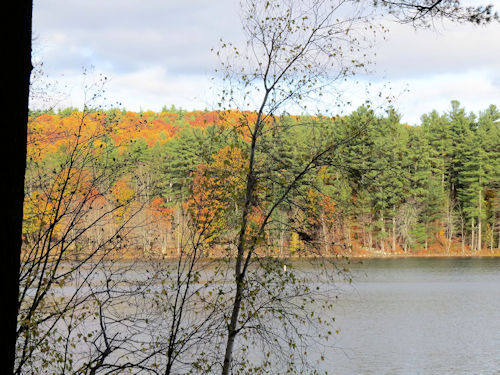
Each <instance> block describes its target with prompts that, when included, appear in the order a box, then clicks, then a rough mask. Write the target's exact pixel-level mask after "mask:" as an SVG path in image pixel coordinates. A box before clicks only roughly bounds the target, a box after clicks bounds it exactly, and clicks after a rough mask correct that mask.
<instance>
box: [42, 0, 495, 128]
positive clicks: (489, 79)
mask: <svg viewBox="0 0 500 375" xmlns="http://www.w3.org/2000/svg"><path fill="white" fill-rule="evenodd" d="M237 4H238V2H237V1H234V0H214V1H212V2H207V1H206V0H183V1H165V0H147V1H138V0H106V1H102V0H86V1H77V0H35V5H34V21H33V26H34V33H35V35H36V36H38V40H37V42H36V43H37V44H38V45H39V46H40V50H41V52H40V53H38V55H39V56H40V59H41V60H42V61H43V62H44V69H45V71H46V72H47V73H48V74H49V75H50V76H51V77H54V78H56V79H58V81H59V82H60V85H61V86H67V87H68V88H69V89H70V91H71V96H70V97H71V99H69V101H68V105H74V106H78V105H79V104H78V103H81V102H82V100H83V99H82V94H80V93H81V92H82V88H81V87H82V84H81V80H82V76H81V72H82V67H87V68H88V67H90V66H95V70H96V71H97V72H103V73H104V74H105V75H106V76H108V77H109V80H110V82H109V84H108V85H107V95H106V97H107V98H108V102H109V103H111V104H112V103H114V102H121V103H122V104H123V106H125V107H127V108H129V109H132V110H138V109H139V108H141V107H142V108H143V109H147V108H150V109H160V108H161V106H162V105H164V104H166V105H169V104H175V105H176V106H182V107H184V108H187V109H194V108H205V107H209V108H210V107H211V105H210V100H211V99H210V98H211V96H210V93H209V91H208V88H209V87H210V80H209V78H210V76H211V75H212V72H213V69H214V68H215V67H216V60H215V58H214V56H213V54H211V53H210V48H211V47H214V46H216V45H217V44H218V40H219V38H220V37H223V38H225V39H230V40H235V39H236V40H241V38H242V33H241V31H240V26H239V17H238V14H237ZM389 26H390V27H389V28H390V30H391V31H390V33H389V35H388V38H389V41H388V42H380V43H379V44H378V45H377V55H378V58H377V61H376V62H377V65H376V66H375V69H376V72H375V74H374V75H373V76H371V77H361V78H362V79H363V80H366V81H371V82H372V83H373V87H374V91H373V92H378V90H380V88H381V87H382V81H381V78H380V77H382V78H383V80H390V81H391V82H392V83H391V84H390V85H389V86H390V87H392V88H393V92H395V93H396V94H397V93H400V92H402V91H404V90H405V88H406V87H408V89H409V92H407V93H404V94H403V95H398V100H397V101H396V106H397V107H398V108H399V109H400V111H401V113H402V114H403V115H404V117H403V119H404V120H405V121H408V122H410V123H417V122H418V119H419V117H420V115H421V114H422V113H425V112H428V111H430V110H432V109H438V110H440V111H444V110H447V109H448V107H449V102H450V100H452V99H458V100H460V101H461V102H462V103H463V104H464V105H465V106H466V108H467V109H468V110H474V111H476V110H480V109H484V108H486V107H487V106H488V105H489V104H491V103H494V104H495V103H496V104H500V73H499V72H500V43H499V40H500V25H497V24H495V25H489V26H487V27H474V26H469V25H449V24H446V25H437V26H436V28H435V29H432V30H418V31H415V30H414V29H413V28H412V27H411V26H408V25H398V24H391V25H389ZM363 95H365V94H364V93H362V92H358V93H357V94H352V97H353V100H352V101H353V103H354V105H358V104H361V103H362V102H363V101H364V100H365V98H366V96H363ZM61 105H65V104H61Z"/></svg>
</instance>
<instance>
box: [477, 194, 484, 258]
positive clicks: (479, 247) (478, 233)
mask: <svg viewBox="0 0 500 375" xmlns="http://www.w3.org/2000/svg"><path fill="white" fill-rule="evenodd" d="M478 208H479V211H478V215H477V249H478V250H479V251H481V249H482V248H483V244H482V239H481V234H482V233H481V231H482V228H481V209H482V197H481V189H479V202H478Z"/></svg>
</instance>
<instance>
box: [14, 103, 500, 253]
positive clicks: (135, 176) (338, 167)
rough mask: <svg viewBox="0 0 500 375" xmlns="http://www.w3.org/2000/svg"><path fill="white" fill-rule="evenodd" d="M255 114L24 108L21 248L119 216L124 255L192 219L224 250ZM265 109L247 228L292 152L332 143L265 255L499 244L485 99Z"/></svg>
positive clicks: (494, 132)
mask: <svg viewBox="0 0 500 375" xmlns="http://www.w3.org/2000/svg"><path fill="white" fill-rule="evenodd" d="M256 115H257V114H256V113H251V112H239V111H206V110H205V111H185V110H182V109H176V108H175V107H174V106H172V107H171V108H166V107H164V108H163V110H162V111H161V112H159V113H156V112H153V111H142V112H139V113H137V112H130V111H126V110H124V109H109V110H90V109H86V110H84V111H83V112H82V111H80V110H77V109H75V108H66V109H62V110H59V111H57V113H56V112H54V111H38V112H35V111H33V112H31V113H30V117H29V127H28V131H29V135H28V159H27V171H26V183H25V189H26V194H25V204H24V207H25V208H24V223H23V243H24V248H25V249H30V248H33V244H37V243H40V241H41V239H42V238H43V239H44V240H46V241H48V242H49V243H50V242H54V241H61V240H63V242H64V239H65V236H68V233H73V237H72V240H71V241H67V242H68V246H67V249H65V252H67V253H68V254H71V253H72V252H74V253H75V254H76V253H77V252H79V251H78V250H80V249H86V248H89V246H90V245H91V244H92V243H93V242H94V241H97V240H96V239H97V238H101V237H103V236H106V235H108V236H111V237H113V233H117V228H118V227H120V228H126V230H124V231H121V232H120V234H119V235H117V236H116V237H115V238H113V240H114V241H116V240H119V246H120V247H121V248H123V249H125V250H126V251H125V253H126V254H127V257H130V258H141V257H142V256H144V255H145V254H156V255H160V256H162V257H166V258H171V257H173V258H175V257H176V256H177V255H179V254H180V252H181V247H182V243H183V237H184V236H185V233H188V232H189V231H190V232H197V233H202V232H203V235H204V238H205V239H206V241H208V242H209V244H210V246H208V247H207V248H206V249H205V254H204V256H206V257H220V256H224V254H226V251H230V250H228V249H229V248H230V247H231V245H230V243H231V239H232V238H234V237H235V236H236V233H237V227H238V223H237V222H236V221H237V219H238V212H239V211H241V209H242V206H243V202H244V199H245V197H244V192H245V177H246V172H245V171H246V170H247V169H248V162H249V161H248V154H249V153H248V149H249V147H250V145H249V140H250V136H249V134H248V131H247V128H246V127H245V124H248V122H251V121H255V117H256ZM266 121H267V123H268V124H267V125H268V128H267V129H266V132H265V133H264V134H263V139H262V143H261V145H260V146H259V147H260V148H259V150H258V153H259V155H260V156H259V159H258V163H259V164H260V165H259V170H260V171H261V172H259V175H258V176H257V182H256V186H257V187H256V198H255V199H256V203H255V209H254V210H253V212H252V213H251V215H250V219H249V220H250V221H251V222H252V221H253V222H255V226H258V224H259V222H260V221H262V219H263V218H262V212H264V211H265V210H264V209H262V210H259V205H261V206H262V207H265V205H266V202H270V201H275V200H276V197H278V196H280V195H281V194H282V190H283V187H284V186H286V182H287V181H289V180H290V179H293V178H294V176H296V175H297V173H299V172H298V171H300V168H301V163H302V161H303V160H309V159H311V155H313V154H314V150H315V149H327V150H328V145H330V144H339V147H336V148H335V149H332V150H329V151H328V152H327V153H325V154H324V155H321V160H316V161H315V165H313V166H312V167H313V168H314V173H312V174H308V175H307V176H305V178H303V179H301V180H300V183H299V184H297V185H296V186H294V187H293V190H292V191H290V193H289V194H288V195H287V196H286V199H285V200H283V201H282V202H281V203H280V205H279V207H278V208H277V209H276V210H274V212H273V213H272V216H271V217H270V218H269V222H268V225H267V226H266V227H265V233H264V234H263V236H262V239H261V240H259V244H258V246H257V248H258V253H259V254H260V255H262V256H271V257H285V258H287V257H308V256H316V255H317V254H319V253H321V255H322V256H338V255H346V256H377V255H381V256H386V255H391V254H393V255H457V254H458V255H460V254H464V255H465V254H491V253H498V248H499V247H500V244H499V242H500V235H499V233H500V164H499V163H500V110H499V109H498V108H497V107H496V106H494V105H491V106H490V107H488V108H486V109H485V110H484V111H481V112H479V113H477V114H475V113H470V112H467V110H466V109H465V108H462V107H461V105H460V103H458V102H457V101H452V102H451V106H450V109H449V111H447V112H445V113H438V112H436V111H432V112H430V113H427V114H424V115H422V117H421V124H420V125H418V126H409V125H406V124H403V123H401V120H400V115H399V114H398V113H397V112H396V111H395V110H393V109H389V110H387V111H386V112H385V113H376V112H375V111H373V110H372V109H370V108H368V107H360V108H358V109H357V110H356V111H354V112H352V113H351V114H350V115H347V116H339V117H322V116H320V115H318V116H293V115H289V114H286V113H285V114H283V115H281V116H270V117H268V118H267V119H266ZM75 210H78V215H80V216H79V220H75V219H74V218H75V215H74V213H75ZM103 219H105V220H103ZM96 224H98V225H96ZM82 228H84V229H82ZM48 233H50V236H48ZM75 233H76V234H75ZM90 247H91V246H90ZM83 253H85V251H83Z"/></svg>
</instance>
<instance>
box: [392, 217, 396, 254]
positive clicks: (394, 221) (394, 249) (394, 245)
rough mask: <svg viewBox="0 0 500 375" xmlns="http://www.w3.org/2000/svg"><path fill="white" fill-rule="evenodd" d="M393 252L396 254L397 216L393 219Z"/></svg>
mask: <svg viewBox="0 0 500 375" xmlns="http://www.w3.org/2000/svg"><path fill="white" fill-rule="evenodd" d="M392 252H393V253H395V252H396V216H393V217H392Z"/></svg>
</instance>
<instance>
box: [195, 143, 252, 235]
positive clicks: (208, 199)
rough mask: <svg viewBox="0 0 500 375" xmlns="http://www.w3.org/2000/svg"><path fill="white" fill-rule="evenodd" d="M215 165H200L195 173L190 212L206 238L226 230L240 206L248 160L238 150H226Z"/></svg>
mask: <svg viewBox="0 0 500 375" xmlns="http://www.w3.org/2000/svg"><path fill="white" fill-rule="evenodd" d="M213 159H214V161H213V163H211V164H208V165H205V164H202V165H199V166H198V167H197V169H196V171H195V172H194V179H193V192H192V195H191V198H190V199H189V201H188V209H189V211H190V213H191V215H192V217H193V220H194V222H195V223H196V227H197V229H198V231H199V232H201V233H203V234H204V235H205V236H206V237H212V236H214V235H217V234H218V233H220V232H221V231H222V230H224V229H227V228H226V224H227V222H228V219H229V217H230V216H231V213H232V212H234V210H237V209H238V208H239V207H241V204H242V200H243V194H244V188H245V179H244V176H245V175H246V170H247V160H246V157H245V155H244V154H243V151H242V150H241V149H239V148H234V147H230V146H227V147H224V148H222V149H221V150H220V151H219V152H218V153H217V154H216V155H214V156H213Z"/></svg>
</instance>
